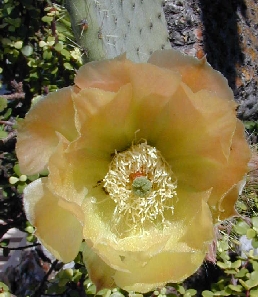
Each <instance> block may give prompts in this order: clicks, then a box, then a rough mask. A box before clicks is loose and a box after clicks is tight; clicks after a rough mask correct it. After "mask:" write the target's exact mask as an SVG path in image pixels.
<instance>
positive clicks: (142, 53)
mask: <svg viewBox="0 0 258 297" xmlns="http://www.w3.org/2000/svg"><path fill="white" fill-rule="evenodd" d="M66 5H67V9H68V12H69V14H70V16H71V22H72V27H73V31H74V34H75V37H76V39H77V42H78V44H79V45H80V46H81V47H82V48H83V49H84V53H85V55H84V62H89V61H94V60H102V59H110V58H114V57H116V56H118V55H121V54H122V53H124V52H126V55H127V58H129V59H131V60H132V61H134V62H145V61H147V60H148V58H149V56H150V55H151V53H152V52H153V51H155V50H157V49H167V48H170V47H171V46H170V43H169V40H168V32H167V27H166V21H165V16H164V13H163V9H162V1H161V0H75V1H74V0H67V4H66Z"/></svg>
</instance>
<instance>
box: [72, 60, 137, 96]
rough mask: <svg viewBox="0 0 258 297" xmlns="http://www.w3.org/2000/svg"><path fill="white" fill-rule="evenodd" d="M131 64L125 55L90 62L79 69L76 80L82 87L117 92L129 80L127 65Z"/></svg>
mask: <svg viewBox="0 0 258 297" xmlns="http://www.w3.org/2000/svg"><path fill="white" fill-rule="evenodd" d="M131 64H132V62H131V61H129V60H126V57H125V55H122V56H119V57H117V58H115V59H113V60H105V61H101V62H99V61H94V62H90V63H87V64H85V65H83V66H82V67H81V68H80V69H79V70H78V72H77V75H76V77H75V79H74V82H75V84H76V85H77V86H78V87H79V88H81V89H86V88H98V89H101V90H105V91H111V92H117V91H118V90H119V89H120V87H121V86H123V85H125V84H127V83H128V82H129V78H128V76H127V67H128V66H129V65H131Z"/></svg>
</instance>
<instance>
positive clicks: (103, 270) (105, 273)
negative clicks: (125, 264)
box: [83, 242, 115, 292]
mask: <svg viewBox="0 0 258 297" xmlns="http://www.w3.org/2000/svg"><path fill="white" fill-rule="evenodd" d="M83 261H84V263H85V266H86V268H87V272H88V273H89V276H90V279H91V280H92V282H93V283H94V284H95V286H96V289H97V292H98V291H99V290H102V289H112V288H114V287H115V283H114V279H113V275H114V273H115V270H114V269H112V268H111V267H110V266H108V265H107V264H106V263H105V262H104V261H103V260H102V259H101V258H100V257H99V256H98V255H97V254H96V253H94V251H93V250H92V249H91V248H90V247H89V246H88V245H87V243H86V242H84V243H83Z"/></svg>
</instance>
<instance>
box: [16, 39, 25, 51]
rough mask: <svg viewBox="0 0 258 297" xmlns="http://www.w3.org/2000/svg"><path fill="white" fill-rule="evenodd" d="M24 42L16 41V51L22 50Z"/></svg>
mask: <svg viewBox="0 0 258 297" xmlns="http://www.w3.org/2000/svg"><path fill="white" fill-rule="evenodd" d="M22 43H23V42H22V41H21V40H20V41H16V42H15V43H14V47H15V48H16V49H21V48H22Z"/></svg>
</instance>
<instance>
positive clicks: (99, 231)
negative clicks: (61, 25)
mask: <svg viewBox="0 0 258 297" xmlns="http://www.w3.org/2000/svg"><path fill="white" fill-rule="evenodd" d="M235 108H236V103H235V102H234V98H233V93H232V91H231V90H230V88H229V87H228V84H227V81H226V79H225V78H224V77H223V76H222V75H221V74H220V73H218V72H217V71H215V70H213V69H212V68H211V67H210V66H209V64H208V63H207V62H206V60H205V59H202V60H197V59H195V58H192V57H188V56H185V55H183V54H181V53H179V52H177V51H175V50H163V51H157V52H155V53H154V54H153V55H152V56H151V58H150V59H149V61H148V63H144V64H136V63H133V62H131V61H129V60H127V59H126V57H125V55H123V56H120V57H118V58H116V59H113V60H107V61H100V62H91V63H88V64H86V65H84V66H82V67H81V68H80V69H79V71H78V73H77V75H76V77H75V85H74V86H72V87H68V88H64V89H62V90H60V91H58V92H55V93H52V94H49V95H48V96H47V97H45V98H44V99H42V100H41V101H40V102H38V103H37V104H36V105H35V106H34V107H33V108H32V109H31V110H30V111H29V112H28V114H27V116H26V118H25V120H24V121H23V122H22V123H21V124H20V126H19V128H18V140H17V155H18V158H19V162H20V167H21V171H22V173H24V174H34V173H40V172H41V171H42V170H44V169H48V171H49V175H48V177H46V178H43V179H38V180H36V181H34V182H32V183H31V184H29V185H28V186H27V187H26V189H25V191H24V206H25V212H26V214H27V217H28V219H29V220H30V221H31V223H32V224H33V225H34V226H35V227H36V235H37V236H38V238H39V239H40V240H41V241H42V243H43V244H44V245H45V246H46V248H47V249H49V251H51V252H52V253H53V254H54V255H55V256H56V257H57V258H58V259H60V260H62V261H64V262H68V261H71V260H73V258H74V257H75V256H76V254H77V252H78V250H79V246H80V243H81V241H82V239H84V241H85V244H84V251H83V254H84V261H85V265H86V267H87V269H88V272H89V275H90V277H91V279H92V281H93V282H94V283H95V284H96V286H97V289H98V290H99V289H102V288H113V287H115V286H119V287H121V288H123V289H125V290H131V291H137V292H141V293H144V292H148V291H150V290H153V289H155V288H157V287H161V286H164V285H165V284H166V283H168V282H179V281H182V280H184V279H185V278H187V277H188V276H190V275H191V274H193V273H194V272H195V271H196V270H197V269H198V268H199V266H200V265H201V264H202V262H203V260H204V258H205V255H206V253H207V252H208V250H209V245H210V244H211V242H212V240H213V239H214V231H213V229H214V224H216V223H217V222H218V221H219V220H222V219H225V218H228V217H230V216H232V215H234V214H235V209H234V203H235V201H236V199H237V197H238V192H239V187H240V184H241V181H242V179H243V178H244V175H245V174H246V172H247V170H248V166H247V164H248V161H249V159H250V150H249V147H248V144H247V142H246V140H245V136H244V128H243V125H242V124H241V122H240V121H239V120H238V119H237V118H236V113H235Z"/></svg>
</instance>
